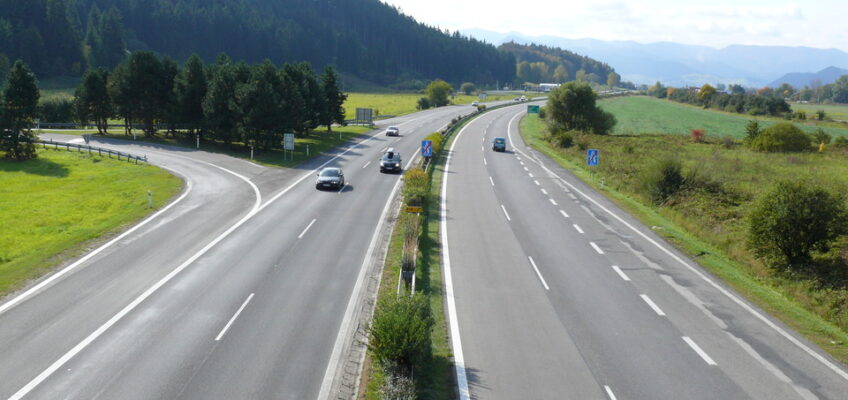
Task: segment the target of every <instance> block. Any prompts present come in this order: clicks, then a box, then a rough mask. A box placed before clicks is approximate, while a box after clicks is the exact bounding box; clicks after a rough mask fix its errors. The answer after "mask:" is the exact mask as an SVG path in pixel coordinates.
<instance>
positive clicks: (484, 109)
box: [477, 104, 486, 112]
mask: <svg viewBox="0 0 848 400" xmlns="http://www.w3.org/2000/svg"><path fill="white" fill-rule="evenodd" d="M483 111H486V105H485V104H480V105H478V106H477V112H483Z"/></svg>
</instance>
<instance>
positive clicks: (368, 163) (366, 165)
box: [362, 161, 371, 169]
mask: <svg viewBox="0 0 848 400" xmlns="http://www.w3.org/2000/svg"><path fill="white" fill-rule="evenodd" d="M369 165H371V161H368V162H367V163H365V165H363V166H362V169H365V168H366V167H368V166H369Z"/></svg>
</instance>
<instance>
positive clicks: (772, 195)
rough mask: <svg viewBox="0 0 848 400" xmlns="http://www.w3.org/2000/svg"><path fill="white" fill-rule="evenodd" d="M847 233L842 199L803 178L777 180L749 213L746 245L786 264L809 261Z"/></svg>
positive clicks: (847, 225)
mask: <svg viewBox="0 0 848 400" xmlns="http://www.w3.org/2000/svg"><path fill="white" fill-rule="evenodd" d="M845 233H848V213H846V209H845V199H844V198H842V196H838V195H834V194H832V193H830V192H828V191H826V190H825V189H823V188H820V187H816V186H813V185H810V184H807V183H804V182H781V183H778V184H777V185H776V186H775V187H774V188H773V189H772V190H771V191H770V192H769V193H766V194H765V195H764V196H763V197H762V198H761V199H760V201H759V202H758V203H757V204H756V205H755V207H754V209H753V211H751V214H750V216H749V223H748V234H749V237H748V247H749V248H750V249H751V250H752V251H753V253H754V254H755V255H756V256H757V257H760V258H763V259H766V260H768V261H772V262H775V263H777V264H782V265H786V266H789V267H800V266H802V265H803V264H804V263H807V262H809V261H810V255H811V253H812V252H813V251H827V250H828V249H829V247H830V244H831V243H832V242H833V241H834V240H835V239H836V238H837V237H839V236H840V235H842V234H845Z"/></svg>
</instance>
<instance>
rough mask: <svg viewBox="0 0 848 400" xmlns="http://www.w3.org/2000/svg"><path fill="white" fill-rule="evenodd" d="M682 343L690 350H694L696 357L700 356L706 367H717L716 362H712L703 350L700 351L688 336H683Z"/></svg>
mask: <svg viewBox="0 0 848 400" xmlns="http://www.w3.org/2000/svg"><path fill="white" fill-rule="evenodd" d="M683 341H684V342H686V344H688V345H689V347H691V348H692V350H695V352H696V353H698V355H699V356H701V358H703V359H704V362H706V363H707V364H708V365H717V364H716V362H715V361H713V359H712V358H710V356H709V355H707V353H706V352H705V351H704V350H703V349H701V348H700V347H699V346H698V344H697V343H695V341H694V340H692V339H690V338H689V336H683Z"/></svg>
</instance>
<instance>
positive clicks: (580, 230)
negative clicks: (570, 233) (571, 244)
mask: <svg viewBox="0 0 848 400" xmlns="http://www.w3.org/2000/svg"><path fill="white" fill-rule="evenodd" d="M573 225H574V229H577V232H580V233H583V230H582V229H580V225H577V224H573Z"/></svg>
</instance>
